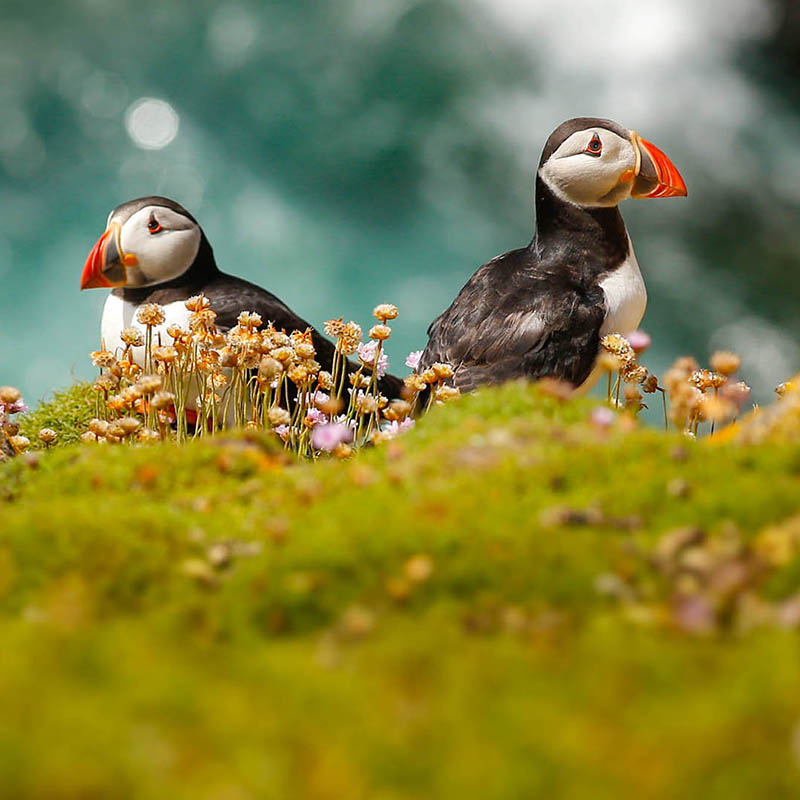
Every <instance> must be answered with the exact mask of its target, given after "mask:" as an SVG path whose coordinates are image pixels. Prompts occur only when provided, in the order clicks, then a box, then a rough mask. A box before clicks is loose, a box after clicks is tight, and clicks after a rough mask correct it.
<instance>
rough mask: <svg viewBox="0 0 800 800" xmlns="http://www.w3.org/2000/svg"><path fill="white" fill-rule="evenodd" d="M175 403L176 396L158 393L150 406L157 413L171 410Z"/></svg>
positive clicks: (170, 393) (168, 393) (169, 393)
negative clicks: (162, 410) (167, 409)
mask: <svg viewBox="0 0 800 800" xmlns="http://www.w3.org/2000/svg"><path fill="white" fill-rule="evenodd" d="M174 402H175V395H174V394H173V393H172V392H156V393H155V394H154V395H153V399H152V400H151V401H150V404H151V405H152V406H153V408H155V409H156V410H157V411H158V410H161V409H164V408H169V407H170V406H171V405H172V404H173V403H174Z"/></svg>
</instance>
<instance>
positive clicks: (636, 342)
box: [625, 330, 652, 355]
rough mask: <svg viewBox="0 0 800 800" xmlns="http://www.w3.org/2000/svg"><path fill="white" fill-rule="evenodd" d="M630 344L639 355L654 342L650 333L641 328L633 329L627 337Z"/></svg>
mask: <svg viewBox="0 0 800 800" xmlns="http://www.w3.org/2000/svg"><path fill="white" fill-rule="evenodd" d="M625 338H626V339H627V340H628V344H629V345H630V346H631V347H632V348H633V351H634V352H635V353H636V354H637V355H638V354H639V353H644V351H645V350H647V348H648V347H650V345H651V344H652V339H651V338H650V334H649V333H645V332H644V331H641V330H635V331H631V332H630V333H629V334H628V335H627V336H626V337H625Z"/></svg>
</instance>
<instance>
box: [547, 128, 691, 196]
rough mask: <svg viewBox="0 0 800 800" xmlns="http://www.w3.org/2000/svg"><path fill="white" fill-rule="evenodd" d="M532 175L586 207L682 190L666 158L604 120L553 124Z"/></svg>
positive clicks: (681, 192)
mask: <svg viewBox="0 0 800 800" xmlns="http://www.w3.org/2000/svg"><path fill="white" fill-rule="evenodd" d="M538 174H539V177H540V179H541V180H542V181H543V182H544V183H545V184H546V185H547V186H548V187H549V188H550V190H551V191H552V192H553V193H554V194H555V195H556V196H557V197H559V198H560V199H562V200H565V201H567V202H569V203H572V204H574V205H577V206H584V207H591V208H596V207H598V206H601V207H602V206H605V207H609V206H616V205H617V204H618V203H620V202H621V201H622V200H624V199H625V198H627V197H678V196H685V195H686V184H685V183H684V182H683V178H681V176H680V173H679V172H678V170H677V169H676V168H675V165H674V164H673V163H672V162H671V161H670V160H669V158H667V156H666V155H664V153H662V152H661V150H659V149H658V148H657V147H656V146H655V145H653V144H651V143H650V142H647V141H645V140H644V139H642V138H641V136H639V134H638V133H636V131H629V130H627V129H626V128H623V127H622V126H621V125H618V124H617V123H616V122H612V121H611V120H610V119H595V118H593V117H578V118H576V119H570V120H567V121H566V122H564V123H562V124H561V125H559V126H558V127H557V128H556V129H555V130H554V131H553V132H552V133H551V134H550V138H549V139H548V140H547V142H546V144H545V146H544V150H543V151H542V158H541V161H540V162H539V172H538Z"/></svg>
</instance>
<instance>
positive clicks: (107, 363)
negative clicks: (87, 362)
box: [89, 350, 117, 369]
mask: <svg viewBox="0 0 800 800" xmlns="http://www.w3.org/2000/svg"><path fill="white" fill-rule="evenodd" d="M89 356H90V358H91V359H92V364H94V365H95V366H96V367H99V368H100V369H108V367H112V366H114V364H116V363H117V359H116V358H115V357H114V354H113V353H111V352H109V351H108V350H95V351H93V352H92V353H90V354H89Z"/></svg>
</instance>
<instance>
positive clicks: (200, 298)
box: [184, 294, 211, 311]
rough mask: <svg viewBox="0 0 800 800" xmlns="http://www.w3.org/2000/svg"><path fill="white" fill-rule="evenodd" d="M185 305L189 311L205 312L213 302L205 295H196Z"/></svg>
mask: <svg viewBox="0 0 800 800" xmlns="http://www.w3.org/2000/svg"><path fill="white" fill-rule="evenodd" d="M184 305H185V306H186V308H188V309H189V311H205V309H207V308H208V307H209V306H210V305H211V301H210V300H209V299H208V298H207V297H206V296H205V295H204V294H196V295H194V297H190V298H189V299H188V300H187V301H186V303H185V304H184Z"/></svg>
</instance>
